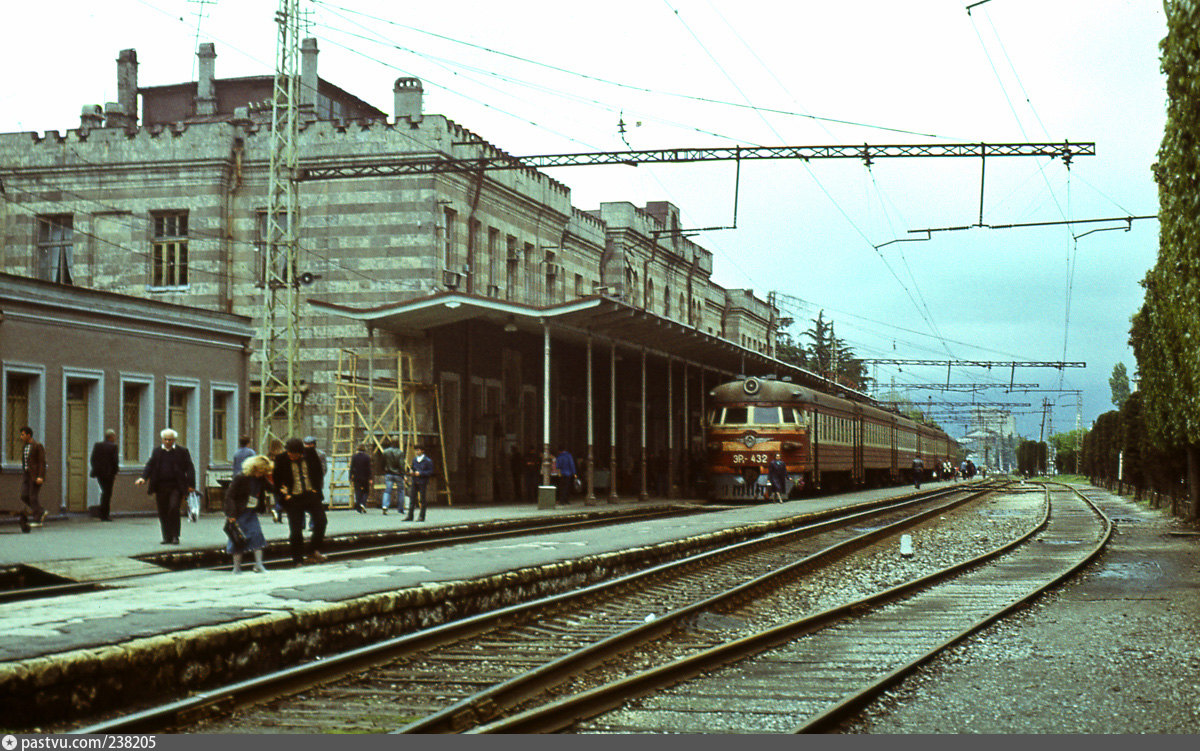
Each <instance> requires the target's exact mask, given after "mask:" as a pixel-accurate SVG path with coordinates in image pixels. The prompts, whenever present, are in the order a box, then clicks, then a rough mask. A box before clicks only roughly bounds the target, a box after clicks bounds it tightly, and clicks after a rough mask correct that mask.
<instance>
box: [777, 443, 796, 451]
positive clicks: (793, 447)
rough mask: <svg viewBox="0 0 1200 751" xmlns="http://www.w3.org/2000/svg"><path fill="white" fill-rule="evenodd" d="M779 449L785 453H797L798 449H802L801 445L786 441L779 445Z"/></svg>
mask: <svg viewBox="0 0 1200 751" xmlns="http://www.w3.org/2000/svg"><path fill="white" fill-rule="evenodd" d="M779 448H781V449H783V450H784V451H795V450H796V449H798V448H800V444H798V443H796V442H795V441H784V442H783V443H781V444H779Z"/></svg>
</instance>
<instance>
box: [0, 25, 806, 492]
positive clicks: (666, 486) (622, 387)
mask: <svg viewBox="0 0 1200 751" xmlns="http://www.w3.org/2000/svg"><path fill="white" fill-rule="evenodd" d="M198 56H199V61H200V65H199V80H198V81H194V82H187V83H180V84H173V85H165V86H139V83H138V81H139V70H138V62H137V54H136V52H135V51H134V50H125V51H123V52H121V53H120V55H119V57H118V58H117V72H118V75H117V92H118V93H117V99H118V101H117V102H112V103H108V104H107V105H106V106H104V107H103V108H102V107H100V106H99V105H86V106H84V108H83V112H82V115H81V120H80V123H79V127H77V128H74V129H71V130H67V131H65V132H63V133H59V132H47V133H43V134H38V133H5V134H0V179H2V180H3V185H4V187H5V191H4V193H3V197H2V202H0V212H2V213H0V271H3V272H7V273H9V274H14V275H20V276H28V277H34V278H38V279H42V280H45V281H49V282H55V283H58V284H66V285H77V286H81V287H89V288H94V289H97V290H105V291H116V292H121V293H124V294H129V295H136V296H141V297H145V298H150V299H153V300H157V301H162V302H167V303H174V304H179V305H187V306H193V307H198V308H204V309H208V310H212V311H217V312H222V313H233V314H237V315H241V316H246V317H248V318H250V319H251V320H252V321H253V322H254V326H255V330H257V331H260V330H261V328H260V327H261V323H262V314H263V311H264V308H265V306H264V286H265V277H266V268H265V263H266V262H265V257H266V242H267V235H266V231H267V230H266V226H267V221H266V219H267V204H268V183H269V175H270V168H269V161H270V153H271V132H270V131H271V125H270V120H271V112H270V109H269V108H264V107H263V105H262V102H263V101H264V100H268V99H269V98H270V96H271V92H272V83H273V81H272V77H271V76H267V75H264V76H253V77H246V78H234V79H219V78H217V77H216V58H217V54H216V50H215V48H214V46H213V45H212V44H203V45H201V46H200V50H199V53H198ZM317 57H318V49H317V44H316V40H311V39H310V40H305V42H304V44H303V46H302V56H301V60H302V65H301V68H302V72H301V82H300V83H301V86H300V96H299V99H300V102H299V104H300V118H301V127H300V131H299V136H298V142H297V148H298V151H299V154H300V166H301V171H302V172H304V171H305V170H311V169H312V168H316V167H320V166H322V165H331V164H357V165H373V164H381V165H382V164H395V163H397V162H403V161H405V160H410V159H425V160H428V159H431V158H432V159H437V160H447V161H450V160H457V159H469V158H472V157H478V156H481V155H486V156H497V155H502V156H503V155H504V154H503V152H502V151H501V150H500V149H499V148H498V147H497V146H495V145H494V144H492V143H489V142H488V141H486V140H484V139H483V138H482V137H480V136H478V135H476V134H474V133H472V132H471V131H469V130H467V129H466V128H464V127H463V126H461V125H459V124H457V123H455V122H454V121H452V120H450V119H448V118H447V117H445V116H443V115H433V114H426V113H424V112H423V108H422V87H421V82H420V81H418V80H416V79H411V78H402V79H399V80H397V81H396V84H395V87H394V90H393V92H392V94H393V103H394V112H393V113H392V114H391V116H389V115H387V114H385V113H384V112H382V111H381V110H378V109H376V108H375V107H373V106H372V105H370V104H368V103H367V102H365V101H363V100H361V99H359V98H358V97H356V96H354V95H352V94H350V93H349V92H347V91H345V90H343V89H341V88H339V87H338V86H335V85H334V84H332V83H330V82H328V81H325V80H324V79H322V78H320V77H319V76H318V75H317ZM139 100H140V107H139ZM297 223H298V227H297V228H298V234H299V250H298V257H297V258H298V260H297V267H296V268H295V269H293V270H291V271H290V272H289V273H290V274H291V278H292V279H294V280H295V284H296V285H297V286H298V289H299V295H300V314H301V315H300V336H299V339H300V355H299V357H298V360H297V368H298V371H297V372H298V383H299V386H298V394H297V397H296V398H297V400H298V402H297V406H298V408H299V414H300V419H301V427H300V428H299V429H298V430H297V432H298V433H301V434H312V435H315V436H317V438H318V441H319V442H320V443H321V444H322V446H323V447H332V446H333V444H334V443H335V442H338V443H339V444H345V443H346V442H347V439H346V436H345V435H344V433H345V431H346V430H347V429H352V430H353V431H356V432H357V435H355V436H353V439H352V441H350V442H354V443H356V442H357V441H358V440H361V439H362V438H364V437H370V438H374V439H377V438H379V437H380V435H381V434H383V433H387V432H389V430H390V428H389V426H388V425H387V424H385V423H383V422H377V423H376V424H373V425H368V424H366V423H363V424H360V425H356V426H351V428H347V425H346V424H345V423H341V424H339V419H340V418H339V417H338V414H339V409H341V408H342V406H344V405H340V404H339V394H340V393H341V391H340V390H339V389H340V386H339V383H341V382H342V380H343V379H344V378H345V375H346V363H347V362H357V361H358V360H357V359H356V358H359V357H360V356H363V355H364V353H368V352H369V353H370V354H371V357H370V358H369V359H370V371H371V372H370V378H371V379H374V380H377V381H379V382H381V383H383V382H387V381H388V380H389V379H390V381H391V382H392V383H393V384H395V383H400V382H405V383H408V382H410V381H411V382H419V383H423V384H430V385H436V386H437V391H436V394H437V399H436V402H435V401H434V400H433V399H432V398H431V397H430V396H429V393H432V392H422V393H420V394H417V396H416V398H415V402H414V403H415V404H416V406H415V407H414V408H413V410H412V411H411V413H410V414H411V415H412V416H415V417H414V419H415V420H417V421H418V422H419V423H420V425H418V426H415V427H414V426H411V425H410V426H408V427H409V428H410V429H412V430H413V432H414V433H415V434H419V435H420V436H421V437H422V438H421V440H422V441H424V442H425V443H428V444H431V448H432V449H433V450H432V451H431V453H432V454H433V455H434V457H435V459H440V460H441V461H442V463H443V465H444V469H445V470H446V477H447V480H448V485H449V489H451V490H452V491H453V498H454V501H455V502H460V501H475V502H487V501H493V500H498V499H499V500H503V499H506V498H511V497H514V496H515V495H517V494H518V493H517V488H515V487H514V484H513V483H512V482H511V481H509V480H506V479H505V478H506V477H510V478H511V477H512V476H513V475H515V474H516V473H517V469H516V467H517V462H516V461H515V460H514V459H513V458H512V456H511V455H512V454H513V452H516V453H517V454H518V455H522V456H523V455H526V454H528V452H529V451H530V450H534V451H535V452H541V451H542V450H543V449H544V448H545V446H544V444H547V443H548V444H550V445H551V446H554V447H556V448H557V447H558V446H562V447H566V448H569V449H570V450H571V451H572V452H573V453H574V454H575V455H576V456H579V457H581V458H582V457H586V456H587V455H588V453H589V451H591V452H592V453H593V454H594V456H593V461H592V462H591V463H590V466H592V467H594V468H598V469H601V471H602V472H604V473H607V474H602V475H601V477H602V478H603V479H605V481H606V482H607V485H606V486H605V490H606V491H611V492H618V493H620V494H621V495H627V494H629V493H631V492H632V493H643V492H656V491H657V492H659V493H669V492H671V489H672V488H674V487H678V486H681V485H682V486H683V487H684V488H687V487H688V486H689V485H690V475H689V473H688V472H687V471H685V469H684V467H685V466H686V465H687V461H686V459H687V455H688V451H689V449H692V448H694V447H695V446H696V445H697V443H696V441H697V439H698V437H699V432H698V431H699V427H700V424H701V418H702V408H703V393H704V390H705V389H706V388H710V387H711V386H712V385H713V384H715V383H717V382H719V381H722V380H726V379H728V378H730V377H732V376H735V375H737V374H740V373H763V372H774V373H778V374H784V373H793V374H794V375H795V376H796V377H798V378H811V377H812V376H811V374H806V373H803V372H802V371H798V370H796V369H794V368H789V367H788V366H786V365H784V364H783V363H779V362H778V361H776V360H774V359H773V351H774V340H775V334H776V331H777V329H778V327H779V323H780V320H779V319H780V317H779V312H778V311H777V310H776V309H775V308H774V307H773V306H770V305H768V304H767V303H766V302H764V301H763V300H762V299H760V298H759V297H756V296H755V295H754V293H753V292H751V291H750V290H741V289H726V288H723V287H721V286H720V285H718V284H716V283H715V282H714V281H713V280H712V272H713V267H712V262H713V259H712V253H711V252H710V251H709V250H707V249H705V248H704V247H702V246H700V245H699V244H697V243H695V242H693V241H692V240H691V239H689V238H687V237H685V236H684V235H685V233H684V231H683V230H684V229H685V228H683V227H682V226H681V224H680V214H679V209H678V208H677V207H675V206H674V205H672V204H670V203H668V202H665V201H660V202H651V203H648V204H646V205H645V206H635V205H633V204H631V203H628V202H623V201H614V202H606V203H602V204H601V205H600V206H599V207H596V208H593V209H581V208H577V207H575V206H573V205H572V203H571V192H570V189H569V188H568V187H567V186H566V185H564V184H563V183H561V182H559V181H557V180H555V179H553V178H552V177H550V176H549V175H547V174H545V173H544V172H542V171H539V170H535V169H532V168H518V169H504V170H495V171H469V172H462V171H459V172H455V171H445V172H436V173H431V174H408V175H400V176H371V175H369V174H367V175H356V176H354V177H347V178H342V179H312V180H305V181H303V182H301V183H300V184H299V215H298V219H297ZM252 349H253V350H254V355H253V358H254V360H253V362H252V364H251V366H250V368H249V372H250V374H251V375H250V378H249V382H248V383H246V384H245V392H246V393H248V394H250V395H251V396H252V397H253V398H257V397H254V394H255V393H256V392H257V391H258V389H259V386H260V384H259V383H258V379H257V377H256V376H255V375H254V374H256V373H257V372H258V365H257V363H258V356H259V353H260V352H261V350H262V342H261V341H260V340H259V339H258V338H256V339H255V340H254V342H253V345H252ZM589 359H590V361H591V362H592V364H593V367H592V368H590V369H589V368H587V367H586V363H587V362H588V361H589ZM643 360H645V361H646V365H645V368H644V369H643V367H642V362H643ZM401 362H409V363H411V368H412V370H411V372H408V373H400V372H398V368H400V367H401V366H400V365H398V363H401ZM643 383H644V384H645V385H644V386H643ZM360 391H362V390H361V389H360ZM368 393H370V397H369V398H370V399H371V400H372V405H371V406H370V407H369V408H368V412H371V413H372V414H375V411H376V409H377V410H378V412H379V413H380V414H386V412H387V409H388V405H387V404H385V403H383V402H381V401H380V397H378V396H377V395H375V394H374V393H373V392H370V390H368ZM360 395H361V394H360ZM600 395H606V396H604V397H603V398H601V397H600ZM375 402H378V403H377V404H376V403H375ZM435 406H437V407H439V409H435V408H434V407H435ZM439 412H440V420H439V419H438V417H439V415H438V413H439ZM252 427H253V428H254V429H255V432H256V433H258V432H260V428H261V426H252ZM339 431H340V432H339ZM589 446H591V447H592V448H591V449H589ZM597 447H599V448H597ZM262 448H265V447H262ZM342 451H343V449H341V448H339V449H338V451H337V452H336V453H339V454H340V453H342ZM643 463H645V464H648V467H647V468H645V469H643ZM335 468H336V469H335V473H336V472H344V465H343V464H342V463H341V457H340V456H337V457H335ZM439 474H440V473H439ZM643 476H645V477H646V479H645V480H643V479H642V478H643Z"/></svg>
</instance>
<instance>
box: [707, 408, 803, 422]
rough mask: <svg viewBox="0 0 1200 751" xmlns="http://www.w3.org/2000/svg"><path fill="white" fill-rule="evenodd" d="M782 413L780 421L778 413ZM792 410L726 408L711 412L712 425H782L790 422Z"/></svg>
mask: <svg viewBox="0 0 1200 751" xmlns="http://www.w3.org/2000/svg"><path fill="white" fill-rule="evenodd" d="M781 411H782V412H783V417H782V419H781V415H780V412H781ZM792 421H793V419H792V410H791V408H790V407H785V408H783V409H782V410H781V408H780V407H726V408H725V409H724V410H719V409H717V410H713V419H712V424H713V425H782V424H783V423H785V422H789V423H790V422H792Z"/></svg>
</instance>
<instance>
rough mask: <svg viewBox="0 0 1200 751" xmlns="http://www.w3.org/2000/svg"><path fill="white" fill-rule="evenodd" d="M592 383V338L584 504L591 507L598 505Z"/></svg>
mask: <svg viewBox="0 0 1200 751" xmlns="http://www.w3.org/2000/svg"><path fill="white" fill-rule="evenodd" d="M592 387H593V383H592V336H591V334H588V340H587V497H585V498H584V499H583V502H584V504H586V505H588V506H591V505H594V504H595V503H596V440H595V435H594V430H595V409H594V402H595V394H594V392H593V388H592Z"/></svg>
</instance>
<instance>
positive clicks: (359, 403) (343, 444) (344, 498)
mask: <svg viewBox="0 0 1200 751" xmlns="http://www.w3.org/2000/svg"><path fill="white" fill-rule="evenodd" d="M395 358H396V359H395V365H396V368H395V371H394V372H395V376H394V377H378V376H376V375H375V372H376V371H375V368H374V362H373V361H372V360H371V358H370V357H367V358H365V359H367V362H368V372H367V373H365V374H364V373H362V372H361V367H362V366H361V364H360V363H361V361H362V360H363V359H364V358H363V357H361V356H360V355H359V354H358V353H357V352H355V351H353V350H348V349H343V350H341V352H340V353H339V354H338V369H337V374H336V376H335V379H334V386H335V390H334V403H333V439H332V445H331V446H330V452H331V456H330V459H331V466H332V469H331V471H330V480H329V496H330V505H331V506H332V507H334V508H352V507H353V506H354V488H353V486H352V484H351V483H350V457H351V456H353V454H354V452H355V450H356V449H357V448H358V445H359V444H361V443H366V444H367V449H368V450H369V451H372V452H382V451H383V439H384V438H385V437H391V438H394V439H396V440H398V441H400V443H401V445H402V446H403V447H404V453H405V457H406V458H407V459H408V460H409V461H411V460H412V456H413V453H412V448H413V446H415V445H416V444H417V443H418V442H420V440H419V437H420V436H431V437H432V436H436V438H437V454H436V456H435V455H434V452H432V451H430V452H428V453H430V454H431V458H434V459H435V462H436V469H435V472H436V473H437V475H436V476H437V479H438V483H437V493H436V495H435V498H434V500H435V501H436V500H437V499H438V498H442V497H444V498H445V499H446V505H447V506H449V505H451V496H450V483H449V482H448V481H447V476H446V461H445V449H444V446H443V439H442V436H443V432H442V408H441V401H440V399H439V395H438V388H437V385H436V384H432V383H424V382H421V381H417V380H415V379H414V378H413V373H414V370H413V358H412V355H410V354H408V353H405V352H397V353H396V356H395ZM387 359H388V361H389V364H390V360H391V358H390V356H389V357H388V358H387ZM422 394H426V395H428V396H429V398H430V400H431V402H432V406H433V418H434V422H435V423H436V431H434V432H422V431H419V430H418V429H417V417H416V405H417V397H418V396H419V395H422ZM377 407H378V410H377Z"/></svg>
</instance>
